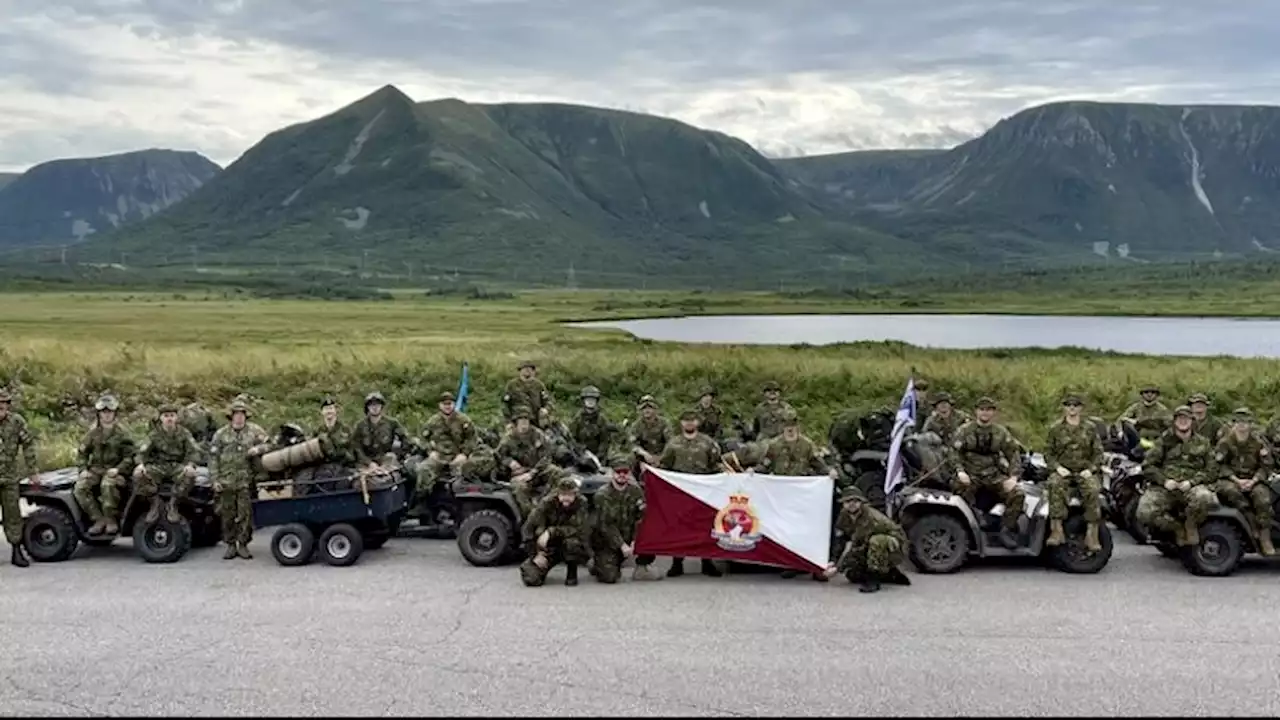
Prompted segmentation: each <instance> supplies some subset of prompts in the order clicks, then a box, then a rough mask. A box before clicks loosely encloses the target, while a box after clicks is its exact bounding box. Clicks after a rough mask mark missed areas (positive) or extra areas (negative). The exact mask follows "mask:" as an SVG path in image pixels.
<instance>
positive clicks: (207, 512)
mask: <svg viewBox="0 0 1280 720" xmlns="http://www.w3.org/2000/svg"><path fill="white" fill-rule="evenodd" d="M78 477H79V470H78V469H77V468H64V469H62V470H54V471H51V472H47V473H44V474H42V475H40V476H39V477H38V478H37V480H38V482H37V483H36V484H34V485H33V484H32V483H31V482H30V480H23V481H22V482H21V483H20V485H19V494H20V496H21V498H22V499H23V500H26V501H27V502H28V503H30V504H32V505H34V506H36V509H35V511H34V512H32V513H31V514H30V515H28V516H27V517H26V518H24V519H23V524H22V539H23V542H24V543H25V544H26V547H27V552H28V553H29V554H30V555H31V559H32V560H35V561H36V562H62V561H64V560H67V559H69V558H71V556H72V555H74V554H75V552H76V549H77V548H78V547H79V546H80V544H81V543H84V544H85V545H89V546H90V547H107V546H109V545H111V544H112V543H113V542H115V540H116V539H117V538H119V537H122V536H123V537H130V536H132V538H133V547H134V549H136V550H137V552H138V554H139V555H140V556H142V559H143V560H145V561H146V562H149V563H173V562H177V561H178V560H181V559H182V557H183V556H184V555H186V553H187V551H188V550H189V549H190V548H192V547H212V546H214V545H217V544H218V540H219V539H221V526H220V523H219V520H218V516H217V510H216V507H215V504H214V495H213V483H212V482H211V481H210V480H209V471H208V468H205V467H198V468H197V469H196V478H195V482H194V483H193V485H192V488H191V493H190V494H189V496H188V498H187V501H186V502H183V503H179V505H178V511H179V513H180V514H181V515H182V520H181V521H180V522H177V523H171V522H169V520H168V519H167V518H166V517H165V516H164V514H163V513H162V514H161V516H160V519H159V520H158V521H156V522H154V523H144V522H142V520H143V517H144V516H145V515H146V512H147V509H148V504H147V503H146V502H145V501H144V500H142V499H141V498H138V497H136V496H134V494H133V492H132V489H133V481H132V480H131V479H130V480H129V481H128V482H127V483H126V484H125V486H124V487H123V488H122V489H121V493H120V496H121V498H123V499H124V500H125V502H124V506H123V508H122V509H121V511H120V532H119V534H118V535H89V532H88V531H89V527H90V526H91V525H92V524H93V523H92V522H91V521H90V520H89V517H88V516H87V515H86V514H85V513H84V512H83V511H82V510H81V509H80V504H79V503H77V502H76V500H75V496H74V494H73V491H74V490H75V484H76V479H77V478H78ZM168 493H169V488H166V487H165V486H163V485H162V486H161V490H160V495H161V497H162V498H167V497H168Z"/></svg>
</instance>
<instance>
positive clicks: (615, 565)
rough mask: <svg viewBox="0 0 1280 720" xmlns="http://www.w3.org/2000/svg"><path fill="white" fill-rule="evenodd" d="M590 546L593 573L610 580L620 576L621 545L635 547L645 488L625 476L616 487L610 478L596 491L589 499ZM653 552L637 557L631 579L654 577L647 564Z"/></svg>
mask: <svg viewBox="0 0 1280 720" xmlns="http://www.w3.org/2000/svg"><path fill="white" fill-rule="evenodd" d="M591 505H592V509H593V511H594V512H593V517H592V523H591V548H592V553H591V554H592V556H593V557H594V558H595V576H596V579H597V580H599V581H600V582H602V583H609V584H613V583H616V582H618V580H619V579H621V577H622V563H623V562H624V561H625V560H626V558H624V557H623V554H622V546H623V545H631V546H632V550H633V551H634V549H635V542H636V531H637V530H638V529H639V527H640V520H641V519H642V518H643V517H644V489H643V488H641V487H640V485H639V484H638V483H636V482H635V481H634V480H632V479H630V478H628V479H627V482H626V484H625V485H623V486H621V487H619V486H618V485H617V483H614V482H610V483H608V484H606V485H605V486H604V487H602V488H600V489H599V490H597V491H596V494H595V497H593V498H592V499H591ZM653 560H654V557H653V556H652V555H648V556H644V557H637V558H636V569H635V573H634V574H633V576H632V577H633V579H635V580H644V579H657V578H658V577H659V576H655V575H653V574H652V569H651V568H650V565H651V564H652V563H653Z"/></svg>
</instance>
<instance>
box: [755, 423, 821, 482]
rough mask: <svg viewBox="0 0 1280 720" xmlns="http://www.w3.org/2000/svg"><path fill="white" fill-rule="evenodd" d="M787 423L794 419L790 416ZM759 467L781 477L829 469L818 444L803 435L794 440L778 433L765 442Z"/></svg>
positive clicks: (811, 473)
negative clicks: (819, 451)
mask: <svg viewBox="0 0 1280 720" xmlns="http://www.w3.org/2000/svg"><path fill="white" fill-rule="evenodd" d="M788 424H791V425H794V424H795V419H794V418H792V419H791V420H790V421H788ZM760 469H761V470H763V471H765V472H767V473H769V474H770V475H779V476H782V477H805V476H809V475H826V474H827V473H829V472H830V471H831V468H829V467H827V462H826V461H825V460H823V459H822V456H821V455H820V454H819V453H818V446H817V445H814V444H813V441H812V440H810V439H809V438H807V437H805V436H804V435H800V436H799V437H797V438H796V439H795V440H788V439H787V438H786V437H784V436H781V435H779V436H778V437H776V438H774V439H772V440H770V441H769V442H768V443H766V445H765V451H764V457H763V458H762V459H761V461H760Z"/></svg>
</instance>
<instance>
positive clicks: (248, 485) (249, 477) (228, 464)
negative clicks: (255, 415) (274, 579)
mask: <svg viewBox="0 0 1280 720" xmlns="http://www.w3.org/2000/svg"><path fill="white" fill-rule="evenodd" d="M237 412H241V413H244V416H245V424H244V427H241V428H239V429H236V428H235V426H233V425H231V424H230V423H228V424H227V425H224V426H223V427H221V428H219V429H218V431H217V432H215V433H214V434H213V442H212V443H211V445H210V449H209V478H210V479H211V480H213V488H214V492H215V493H216V496H217V503H218V517H219V518H220V519H221V520H222V542H223V543H225V544H226V546H227V552H226V555H225V556H224V557H225V558H226V559H228V560H229V559H231V558H233V557H235V556H236V555H237V554H238V555H240V557H243V558H245V559H246V560H248V559H250V558H252V557H253V556H252V555H251V554H250V553H249V542H250V541H251V540H252V539H253V490H254V487H255V481H256V480H257V478H258V474H259V472H260V470H259V468H257V467H256V466H255V464H254V462H253V460H252V457H253V456H251V455H250V451H251V450H254V449H255V448H256V451H255V456H256V455H261V454H262V452H263V451H264V450H265V449H266V448H267V446H268V445H270V443H271V436H270V435H268V434H267V431H266V430H263V429H262V427H261V426H259V425H258V424H256V423H251V422H248V419H249V417H250V415H251V413H250V411H249V407H248V406H247V405H246V404H244V403H232V404H231V407H230V408H228V409H227V419H230V418H231V416H232V415H234V414H235V413H237Z"/></svg>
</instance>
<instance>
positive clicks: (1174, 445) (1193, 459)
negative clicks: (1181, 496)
mask: <svg viewBox="0 0 1280 720" xmlns="http://www.w3.org/2000/svg"><path fill="white" fill-rule="evenodd" d="M1143 469H1145V470H1148V471H1150V472H1151V475H1152V476H1153V478H1152V479H1154V480H1156V481H1157V482H1158V483H1163V482H1165V481H1168V480H1173V481H1174V482H1183V481H1187V482H1190V483H1191V484H1192V485H1203V484H1204V483H1207V482H1212V481H1213V480H1215V479H1216V478H1217V468H1216V467H1215V463H1214V454H1213V445H1212V444H1211V443H1210V442H1209V440H1208V439H1207V438H1205V437H1204V436H1203V435H1197V434H1195V433H1194V432H1193V433H1191V434H1190V435H1189V436H1187V439H1185V440H1183V439H1182V438H1180V437H1178V434H1177V432H1176V431H1174V430H1166V431H1165V432H1163V433H1161V435H1160V437H1159V438H1158V439H1157V440H1156V443H1155V446H1154V447H1152V448H1151V450H1150V452H1148V453H1147V455H1146V459H1145V462H1144V463H1143Z"/></svg>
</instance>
